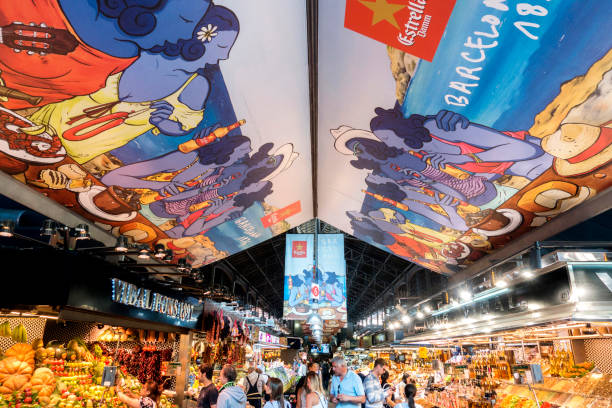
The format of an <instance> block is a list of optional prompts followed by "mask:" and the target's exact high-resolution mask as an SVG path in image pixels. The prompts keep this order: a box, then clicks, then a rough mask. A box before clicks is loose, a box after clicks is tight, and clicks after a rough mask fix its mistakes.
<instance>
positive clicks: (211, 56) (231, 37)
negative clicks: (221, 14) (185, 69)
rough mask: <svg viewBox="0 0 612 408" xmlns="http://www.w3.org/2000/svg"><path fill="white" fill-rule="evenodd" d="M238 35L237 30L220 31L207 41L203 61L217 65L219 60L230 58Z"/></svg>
mask: <svg viewBox="0 0 612 408" xmlns="http://www.w3.org/2000/svg"><path fill="white" fill-rule="evenodd" d="M237 37H238V32H237V31H220V32H219V34H217V36H216V37H214V38H213V39H212V41H210V42H208V41H207V42H205V43H204V45H206V52H205V53H204V56H203V57H202V60H203V62H204V63H206V64H210V65H215V64H218V63H219V61H222V60H226V59H228V58H229V54H230V51H231V50H232V46H233V45H234V42H236V38H237Z"/></svg>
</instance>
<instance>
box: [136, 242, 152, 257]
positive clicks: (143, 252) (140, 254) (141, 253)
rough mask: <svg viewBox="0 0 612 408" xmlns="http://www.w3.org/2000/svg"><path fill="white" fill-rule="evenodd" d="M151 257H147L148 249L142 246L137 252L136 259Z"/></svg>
mask: <svg viewBox="0 0 612 408" xmlns="http://www.w3.org/2000/svg"><path fill="white" fill-rule="evenodd" d="M150 257H151V256H150V255H149V247H148V246H146V245H142V246H141V247H140V250H139V251H138V258H140V259H149V258H150Z"/></svg>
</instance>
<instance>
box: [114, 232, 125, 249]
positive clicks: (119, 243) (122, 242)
mask: <svg viewBox="0 0 612 408" xmlns="http://www.w3.org/2000/svg"><path fill="white" fill-rule="evenodd" d="M127 250H128V239H127V237H126V236H125V235H119V236H118V237H117V243H116V244H115V251H117V252H127Z"/></svg>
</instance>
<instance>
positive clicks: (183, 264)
mask: <svg viewBox="0 0 612 408" xmlns="http://www.w3.org/2000/svg"><path fill="white" fill-rule="evenodd" d="M189 269H190V268H189V265H188V264H187V260H186V259H185V258H181V259H179V260H178V263H177V264H176V270H177V271H179V272H187V271H189Z"/></svg>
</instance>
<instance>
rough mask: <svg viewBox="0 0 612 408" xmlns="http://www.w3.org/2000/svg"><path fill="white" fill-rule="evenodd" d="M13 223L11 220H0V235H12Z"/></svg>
mask: <svg viewBox="0 0 612 408" xmlns="http://www.w3.org/2000/svg"><path fill="white" fill-rule="evenodd" d="M14 229H15V223H14V222H13V221H11V220H2V221H0V237H9V238H10V237H12V236H13V230H14Z"/></svg>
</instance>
